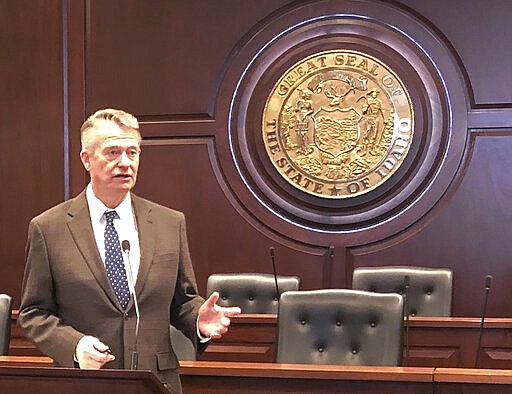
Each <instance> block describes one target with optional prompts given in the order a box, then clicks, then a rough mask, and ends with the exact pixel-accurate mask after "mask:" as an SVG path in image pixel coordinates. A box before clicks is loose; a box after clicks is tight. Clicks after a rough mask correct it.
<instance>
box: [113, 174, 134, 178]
mask: <svg viewBox="0 0 512 394" xmlns="http://www.w3.org/2000/svg"><path fill="white" fill-rule="evenodd" d="M114 177H115V178H121V179H130V178H131V177H132V176H131V175H128V174H117V175H115V176H114Z"/></svg>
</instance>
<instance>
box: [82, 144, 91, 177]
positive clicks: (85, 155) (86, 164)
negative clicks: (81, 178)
mask: <svg viewBox="0 0 512 394" xmlns="http://www.w3.org/2000/svg"><path fill="white" fill-rule="evenodd" d="M80 160H82V164H83V165H84V167H85V170H86V171H87V172H89V170H90V169H91V157H90V156H89V153H88V152H87V151H86V150H85V149H82V150H81V151H80Z"/></svg>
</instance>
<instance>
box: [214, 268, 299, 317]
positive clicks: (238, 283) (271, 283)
mask: <svg viewBox="0 0 512 394" xmlns="http://www.w3.org/2000/svg"><path fill="white" fill-rule="evenodd" d="M277 284H278V287H279V293H280V294H283V293H284V292H285V291H290V290H298V289H299V285H300V279H299V277H297V276H283V275H278V276H277ZM214 291H218V292H219V295H220V298H219V302H218V304H219V305H221V306H239V307H240V309H241V310H242V313H277V305H278V302H277V300H278V297H277V291H276V285H275V279H274V275H272V274H261V273H249V274H232V273H229V274H212V275H210V276H209V277H208V282H207V284H206V292H207V294H208V296H210V295H211V294H212V293H213V292H214Z"/></svg>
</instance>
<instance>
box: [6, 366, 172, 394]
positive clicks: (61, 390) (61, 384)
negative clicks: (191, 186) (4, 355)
mask: <svg viewBox="0 0 512 394" xmlns="http://www.w3.org/2000/svg"><path fill="white" fill-rule="evenodd" d="M0 387H1V392H2V393H13V394H14V393H16V394H33V393H36V394H57V393H58V394H68V393H69V394H71V393H72V394H102V393H109V394H169V391H168V390H167V389H166V388H165V387H164V386H163V384H162V383H161V382H160V381H159V380H158V379H157V377H156V376H155V375H154V374H153V373H152V372H150V371H126V370H114V369H111V370H107V369H100V370H81V369H72V368H34V367H11V366H2V367H1V368H0Z"/></svg>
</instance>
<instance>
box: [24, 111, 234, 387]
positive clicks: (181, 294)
mask: <svg viewBox="0 0 512 394" xmlns="http://www.w3.org/2000/svg"><path fill="white" fill-rule="evenodd" d="M81 142H82V151H81V152H80V158H81V160H82V163H83V165H84V167H85V169H86V170H87V171H88V172H89V174H90V178H91V181H90V183H89V185H88V186H87V188H86V189H85V190H84V191H83V192H82V193H80V194H79V195H78V196H77V197H75V198H72V199H70V200H68V201H65V202H63V203H61V204H59V205H57V206H55V207H53V208H51V209H49V210H48V211H46V212H44V213H42V214H40V215H39V216H37V217H35V218H34V219H32V221H31V222H30V225H29V232H28V240H27V247H26V267H25V275H24V279H23V289H22V300H21V306H20V311H19V317H18V322H19V325H20V327H21V328H22V329H23V331H24V332H25V334H26V335H27V337H29V338H30V339H31V340H32V341H33V342H34V343H35V344H36V346H37V347H38V348H39V349H40V350H41V351H42V352H43V353H45V354H47V355H48V356H50V357H52V358H53V360H54V362H55V364H56V365H58V366H64V367H73V366H78V367H80V368H90V369H99V368H102V367H105V368H131V367H133V361H132V359H133V355H134V354H137V355H138V358H136V359H134V360H137V361H138V369H145V370H147V369H149V370H152V371H153V372H154V373H155V374H156V375H157V376H158V377H159V378H160V380H161V381H162V382H164V383H165V384H166V385H167V387H168V388H169V389H170V390H174V391H176V392H181V385H180V382H179V375H178V366H179V363H178V360H177V358H176V355H175V354H174V351H173V349H172V344H171V340H170V333H169V324H172V325H174V326H175V327H177V328H178V329H180V330H181V331H183V332H184V333H185V335H187V336H188V337H189V338H190V339H191V340H192V342H193V343H194V344H195V346H196V348H197V349H198V351H201V350H202V349H204V347H205V346H206V344H207V342H208V340H209V339H210V338H219V337H220V336H221V335H222V334H224V333H225V332H226V331H227V329H228V326H229V324H230V319H229V318H230V317H232V316H234V315H236V314H238V313H240V309H239V308H223V307H220V306H219V305H217V304H216V302H217V300H218V297H219V296H218V293H214V294H212V296H211V297H210V298H209V299H208V300H206V301H205V300H204V299H203V298H201V297H200V296H199V295H198V292H197V286H196V282H195V278H194V272H193V268H192V264H191V261H190V256H189V250H188V244H187V236H186V229H185V219H184V216H183V214H182V213H180V212H178V211H174V210H171V209H169V208H166V207H163V206H160V205H158V204H155V203H153V202H150V201H148V200H145V199H143V198H140V197H138V196H136V195H134V194H133V193H131V189H132V188H133V187H134V186H135V183H136V180H137V170H138V166H139V156H140V142H141V136H140V133H139V129H138V122H137V119H136V118H135V117H134V116H132V115H130V114H128V113H126V112H124V111H120V110H113V109H105V110H100V111H97V112H96V113H94V114H93V115H91V116H90V117H89V118H88V119H87V120H86V121H85V122H84V124H83V125H82V128H81ZM121 242H122V243H123V248H124V249H125V251H124V252H125V253H122V250H121V245H120V244H121ZM127 245H129V247H128V246H127ZM128 249H129V252H128V251H127V250H128ZM130 278H132V280H131V281H130ZM130 284H131V285H132V286H130ZM133 284H134V287H135V289H134V291H135V297H134V296H133ZM136 301H137V302H136ZM137 314H138V315H139V319H137Z"/></svg>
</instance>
